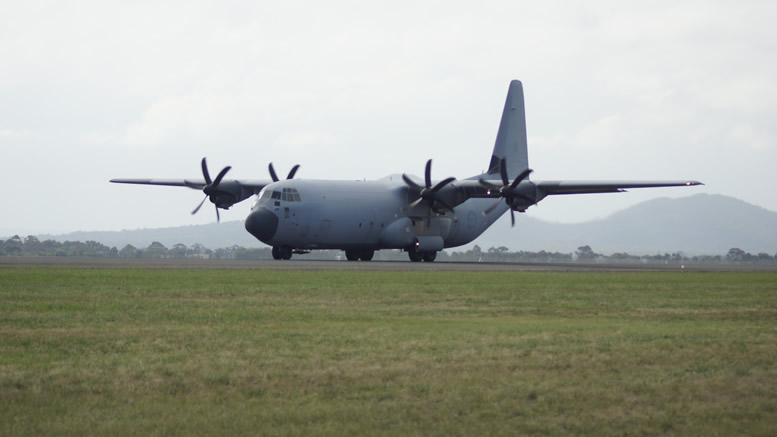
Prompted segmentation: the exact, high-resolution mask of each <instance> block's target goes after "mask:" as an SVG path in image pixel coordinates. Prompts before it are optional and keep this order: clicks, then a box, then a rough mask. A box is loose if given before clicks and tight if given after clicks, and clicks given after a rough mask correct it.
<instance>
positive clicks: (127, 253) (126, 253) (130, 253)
mask: <svg viewBox="0 0 777 437" xmlns="http://www.w3.org/2000/svg"><path fill="white" fill-rule="evenodd" d="M119 256H120V257H122V258H135V257H137V256H138V249H136V248H135V246H133V245H131V244H128V245H126V246H124V247H122V248H121V250H120V251H119Z"/></svg>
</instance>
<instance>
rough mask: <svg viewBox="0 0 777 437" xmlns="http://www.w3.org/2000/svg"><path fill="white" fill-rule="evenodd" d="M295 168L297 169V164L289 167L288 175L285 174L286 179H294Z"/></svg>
mask: <svg viewBox="0 0 777 437" xmlns="http://www.w3.org/2000/svg"><path fill="white" fill-rule="evenodd" d="M297 170H299V164H297V165H295V166H294V167H292V168H291V171H290V172H289V175H288V176H286V179H294V175H295V174H297Z"/></svg>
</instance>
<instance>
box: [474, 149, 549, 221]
mask: <svg viewBox="0 0 777 437" xmlns="http://www.w3.org/2000/svg"><path fill="white" fill-rule="evenodd" d="M532 171H533V170H532V169H530V168H527V169H526V170H524V171H522V172H521V174H519V175H518V177H516V178H515V180H514V181H513V182H512V183H510V179H509V178H508V177H507V161H505V160H504V159H502V160H501V162H500V165H499V174H500V176H502V186H499V185H494V184H492V183H491V182H488V181H486V180H484V179H480V180H479V182H480V185H482V186H484V187H486V188H488V189H490V190H494V191H496V192H498V193H499V196H500V197H501V198H500V199H499V200H497V201H496V203H494V204H493V205H491V206H490V207H489V208H488V209H487V210H485V211H483V213H484V214H491V212H492V211H493V210H494V209H496V207H497V206H499V203H500V202H501V201H502V198H503V199H505V202H507V206H509V207H510V220H511V223H512V226H515V212H514V211H513V205H515V203H516V199H517V198H520V199H523V200H525V201H527V202H529V203H530V204H534V203H536V202H535V200H534V199H532V198H530V197H528V196H526V195H524V194H521V193H519V192H518V190H517V188H518V185H519V184H520V183H521V181H523V180H524V179H526V178H527V177H529V174H530V173H531V172H532Z"/></svg>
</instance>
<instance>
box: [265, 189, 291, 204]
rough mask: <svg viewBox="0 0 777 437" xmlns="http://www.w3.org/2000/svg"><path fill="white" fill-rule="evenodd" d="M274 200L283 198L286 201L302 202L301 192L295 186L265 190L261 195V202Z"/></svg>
mask: <svg viewBox="0 0 777 437" xmlns="http://www.w3.org/2000/svg"><path fill="white" fill-rule="evenodd" d="M270 199H272V200H282V201H285V202H300V201H301V199H300V196H299V192H298V191H297V190H296V189H294V188H284V189H282V190H280V191H279V190H264V191H262V194H261V196H260V197H259V201H260V202H264V201H269V200H270Z"/></svg>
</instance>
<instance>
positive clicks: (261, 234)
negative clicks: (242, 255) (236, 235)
mask: <svg viewBox="0 0 777 437" xmlns="http://www.w3.org/2000/svg"><path fill="white" fill-rule="evenodd" d="M245 226H246V230H247V231H248V232H250V233H251V235H253V236H254V237H256V238H258V239H259V241H262V242H263V243H267V242H268V241H270V239H272V237H273V236H274V235H275V231H277V230H278V217H276V216H275V214H273V213H272V212H270V211H268V210H266V209H264V208H259V209H257V210H256V211H254V212H252V213H251V214H248V217H246V223H245ZM268 244H269V243H268Z"/></svg>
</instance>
